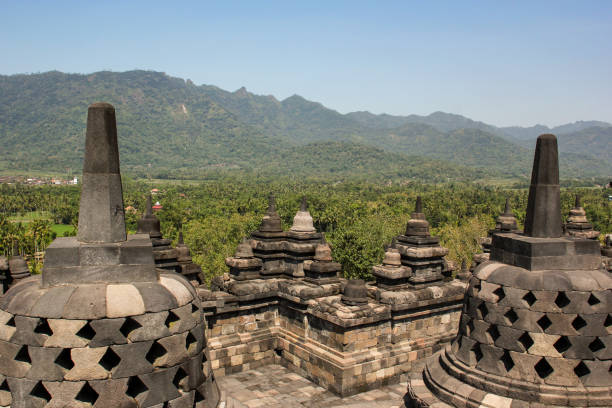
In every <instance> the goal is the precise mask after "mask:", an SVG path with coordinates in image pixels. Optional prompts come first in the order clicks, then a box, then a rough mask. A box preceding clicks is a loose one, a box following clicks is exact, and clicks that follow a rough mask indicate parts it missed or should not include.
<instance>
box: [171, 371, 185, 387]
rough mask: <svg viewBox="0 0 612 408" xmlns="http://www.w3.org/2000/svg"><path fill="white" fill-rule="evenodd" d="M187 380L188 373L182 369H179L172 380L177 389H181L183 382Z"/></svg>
mask: <svg viewBox="0 0 612 408" xmlns="http://www.w3.org/2000/svg"><path fill="white" fill-rule="evenodd" d="M185 378H187V373H186V372H185V370H183V369H182V368H181V367H179V369H178V370H177V372H176V374H175V375H174V378H173V379H172V384H174V387H175V388H176V389H180V388H181V382H182V381H183V380H184V379H185Z"/></svg>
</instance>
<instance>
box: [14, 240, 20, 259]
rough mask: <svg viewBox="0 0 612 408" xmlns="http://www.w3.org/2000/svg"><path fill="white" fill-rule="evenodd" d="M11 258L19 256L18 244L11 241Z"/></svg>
mask: <svg viewBox="0 0 612 408" xmlns="http://www.w3.org/2000/svg"><path fill="white" fill-rule="evenodd" d="M13 256H19V242H17V240H15V241H13Z"/></svg>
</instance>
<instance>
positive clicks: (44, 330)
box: [34, 319, 53, 336]
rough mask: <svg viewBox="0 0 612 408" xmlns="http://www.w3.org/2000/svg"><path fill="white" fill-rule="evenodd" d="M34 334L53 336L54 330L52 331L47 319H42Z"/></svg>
mask: <svg viewBox="0 0 612 408" xmlns="http://www.w3.org/2000/svg"><path fill="white" fill-rule="evenodd" d="M34 333H38V334H44V335H45V336H52V335H53V330H51V327H49V322H47V319H40V320H39V321H38V323H37V324H36V328H35V329H34Z"/></svg>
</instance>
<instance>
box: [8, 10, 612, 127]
mask: <svg viewBox="0 0 612 408" xmlns="http://www.w3.org/2000/svg"><path fill="white" fill-rule="evenodd" d="M0 56H1V57H0V73H1V74H14V73H26V72H44V71H49V70H60V71H64V72H79V73H89V72H94V71H99V70H112V71H125V70H131V69H150V70H155V71H163V72H166V73H168V74H169V75H172V76H177V77H181V78H190V79H191V80H193V81H194V82H195V83H196V84H203V83H204V84H212V85H217V86H219V87H221V88H223V89H227V90H235V89H237V88H239V87H241V86H246V88H247V89H248V90H250V91H251V92H254V93H258V94H272V95H275V96H276V97H277V98H279V99H284V98H286V97H288V96H291V95H292V94H299V95H302V96H304V97H305V98H307V99H310V100H314V101H318V102H321V103H323V104H324V105H326V106H328V107H330V108H332V109H336V110H338V111H340V112H342V113H346V112H350V111H355V110H369V111H371V112H374V113H382V112H386V113H390V114H401V115H405V114H411V113H416V114H429V113H431V112H434V111H437V110H441V111H445V112H452V113H458V114H462V115H465V116H468V117H470V118H473V119H476V120H482V121H485V122H488V123H492V124H495V125H533V124H536V123H542V124H546V125H558V124H561V123H566V122H572V121H575V120H590V119H597V120H605V121H608V122H612V1H577V0H576V1H559V0H557V1H525V2H520V1H449V2H443V1H418V2H417V1H398V2H393V1H382V0H379V1H371V2H360V1H355V0H353V1H346V2H344V1H333V0H327V1H321V2H318V1H313V0H308V1H303V2H300V4H297V2H291V1H278V2H275V1H264V0H251V1H245V2H231V1H224V2H215V3H212V2H204V1H193V2H187V1H183V2H178V1H173V2H170V1H160V2H158V1H151V0H149V1H121V2H119V1H116V2H115V1H84V0H79V1H70V2H68V1H38V2H34V1H25V0H24V1H9V0H0Z"/></svg>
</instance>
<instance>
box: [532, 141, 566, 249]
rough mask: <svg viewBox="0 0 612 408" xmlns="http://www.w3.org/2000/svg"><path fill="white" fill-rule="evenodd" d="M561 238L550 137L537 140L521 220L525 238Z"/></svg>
mask: <svg viewBox="0 0 612 408" xmlns="http://www.w3.org/2000/svg"><path fill="white" fill-rule="evenodd" d="M562 234H563V231H562V223H561V190H560V187H559V152H558V148H557V138H556V137H555V136H554V135H549V134H547V135H541V136H540V137H538V141H537V144H536V149H535V155H534V159H533V170H532V173H531V186H530V187H529V199H528V201H527V214H526V216H525V235H527V236H530V237H535V238H557V237H560V236H561V235H562Z"/></svg>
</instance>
